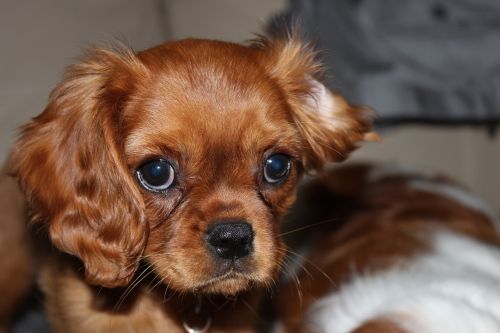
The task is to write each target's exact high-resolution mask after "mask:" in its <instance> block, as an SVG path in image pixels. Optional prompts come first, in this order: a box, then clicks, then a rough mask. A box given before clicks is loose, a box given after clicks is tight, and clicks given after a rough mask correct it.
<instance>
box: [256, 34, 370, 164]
mask: <svg viewBox="0 0 500 333" xmlns="http://www.w3.org/2000/svg"><path fill="white" fill-rule="evenodd" d="M253 47H255V48H257V49H259V50H260V57H259V59H260V60H261V62H262V63H263V65H264V67H265V68H266V70H267V71H268V73H269V75H270V76H271V77H272V78H274V79H275V80H276V83H277V84H278V86H279V87H280V88H281V89H282V91H283V94H284V96H285V99H286V101H287V102H288V105H289V106H290V112H291V117H292V119H293V121H294V123H295V124H296V126H297V128H298V130H299V132H300V133H301V135H302V138H303V142H304V147H305V150H306V152H305V156H304V161H303V162H304V165H305V166H306V168H313V169H320V168H321V167H322V166H323V165H324V164H325V163H326V162H328V161H340V160H343V159H345V158H347V156H348V155H349V153H350V152H351V151H353V150H354V149H356V148H357V147H358V144H359V143H360V142H361V141H375V140H378V136H377V134H375V133H374V132H372V124H373V120H374V118H375V114H374V112H373V111H372V110H371V109H369V108H367V107H355V106H352V105H350V104H349V103H347V101H346V100H345V99H344V98H343V97H342V96H340V95H338V94H334V93H332V92H331V91H329V90H328V89H327V88H326V87H325V86H324V85H323V84H322V83H321V82H320V81H319V80H318V79H317V77H318V76H319V75H320V72H321V64H320V63H319V62H318V61H316V60H315V54H314V52H313V51H312V49H311V48H310V47H309V46H308V45H307V44H305V43H303V42H302V41H301V40H300V38H298V37H297V34H293V33H291V34H290V35H289V36H287V37H284V38H283V37H281V38H280V37H278V38H275V39H265V38H262V39H260V40H258V42H257V43H254V44H253Z"/></svg>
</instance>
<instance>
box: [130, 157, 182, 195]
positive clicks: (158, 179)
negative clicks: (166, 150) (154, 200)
mask: <svg viewBox="0 0 500 333" xmlns="http://www.w3.org/2000/svg"><path fill="white" fill-rule="evenodd" d="M137 178H138V179H139V182H140V183H141V185H142V186H143V187H144V188H146V189H147V190H150V191H152V192H162V191H164V190H166V189H168V188H170V187H171V186H172V184H173V183H174V180H175V172H174V168H173V167H172V165H171V164H170V163H169V162H168V161H166V160H164V159H157V160H152V161H149V162H147V163H145V164H143V165H142V166H141V167H140V168H139V169H138V170H137Z"/></svg>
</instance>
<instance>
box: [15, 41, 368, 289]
mask: <svg viewBox="0 0 500 333" xmlns="http://www.w3.org/2000/svg"><path fill="white" fill-rule="evenodd" d="M316 68H317V64H316V63H315V62H314V61H313V59H312V55H311V53H310V52H309V51H307V50H306V49H305V48H304V47H303V46H302V45H300V43H298V42H297V41H293V40H290V41H274V42H270V41H264V42H261V43H259V44H255V45H253V46H251V47H247V46H242V45H237V44H230V43H222V42H214V41H202V40H186V41H179V42H172V43H167V44H164V45H161V46H159V47H156V48H153V49H149V50H146V51H144V52H141V53H138V54H133V53H132V52H130V51H122V52H120V53H113V52H110V51H103V50H98V51H95V52H94V55H92V56H90V57H89V58H88V59H87V60H85V61H83V62H82V63H80V64H78V65H75V66H73V67H72V68H71V69H70V71H69V74H68V77H67V78H66V79H65V81H63V82H62V83H61V85H60V86H59V87H58V88H57V89H56V90H55V91H54V93H53V95H52V97H51V101H50V103H49V106H48V107H47V109H46V110H45V111H44V113H42V114H41V115H40V116H39V117H37V118H35V120H34V121H33V122H32V123H30V124H28V125H27V126H26V127H25V130H24V133H23V135H22V137H21V139H20V141H19V144H18V151H17V152H16V153H15V155H14V157H13V167H14V171H15V172H16V174H17V176H18V177H19V180H20V183H21V185H22V187H23V189H24V190H25V192H26V194H27V195H28V198H30V199H31V201H32V205H33V207H34V210H35V212H36V217H37V218H38V219H39V220H42V221H45V222H46V223H47V224H48V226H49V230H50V235H51V237H52V240H53V242H54V244H55V245H56V246H58V247H59V248H61V249H62V250H64V251H66V252H69V253H71V254H74V255H76V256H78V257H79V258H81V259H82V261H83V263H84V264H85V267H86V276H87V280H88V281H89V282H90V283H94V284H101V285H105V286H117V285H124V284H127V283H128V282H129V281H130V279H131V277H132V276H133V274H134V271H135V269H136V267H137V264H138V262H139V261H140V260H141V259H142V258H144V259H145V260H147V262H148V263H149V264H150V265H152V266H153V268H154V270H155V272H156V274H157V275H158V276H159V277H160V278H161V279H162V280H164V282H165V283H166V284H168V285H169V286H170V287H171V288H173V289H176V290H180V291H201V292H207V293H223V294H234V293H236V292H238V291H240V290H242V289H245V288H248V287H249V285H252V284H267V283H270V282H271V281H272V279H273V278H274V277H275V276H276V273H277V272H278V271H279V268H280V265H281V260H282V258H283V255H284V252H285V250H284V248H283V245H282V243H281V241H280V237H279V223H280V220H281V218H282V217H283V215H284V214H285V213H286V211H287V209H288V208H289V206H290V205H291V204H292V203H293V201H294V195H295V186H296V184H297V181H298V180H299V177H300V174H301V173H302V172H303V170H307V169H309V168H318V167H321V165H322V164H323V163H324V162H326V161H328V160H337V159H340V158H343V157H344V156H345V155H346V154H347V153H348V152H349V151H350V150H351V149H353V148H354V147H355V144H356V142H358V141H360V140H363V139H366V138H367V132H368V131H369V129H370V123H371V119H370V117H369V115H368V114H367V112H368V111H367V110H362V109H354V108H352V107H350V106H349V105H347V104H346V103H345V102H344V101H343V100H342V99H341V98H340V97H337V96H334V95H332V94H331V93H329V92H328V91H326V89H325V88H324V87H323V86H322V85H321V84H320V83H319V82H318V81H317V80H316V79H314V78H313V77H314V74H315V71H316Z"/></svg>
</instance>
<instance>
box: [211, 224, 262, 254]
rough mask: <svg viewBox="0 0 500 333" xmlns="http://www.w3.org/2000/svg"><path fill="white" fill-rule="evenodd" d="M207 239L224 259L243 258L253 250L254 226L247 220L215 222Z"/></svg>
mask: <svg viewBox="0 0 500 333" xmlns="http://www.w3.org/2000/svg"><path fill="white" fill-rule="evenodd" d="M206 241H207V243H208V245H209V246H210V247H211V248H212V250H213V251H214V252H215V253H216V254H217V256H218V257H220V258H222V259H232V260H235V259H239V258H243V257H246V256H248V255H249V254H250V253H251V252H252V250H253V230H252V226H251V225H250V224H248V223H246V222H244V223H235V222H226V223H215V224H214V225H212V226H211V227H210V228H209V229H208V231H207V236H206Z"/></svg>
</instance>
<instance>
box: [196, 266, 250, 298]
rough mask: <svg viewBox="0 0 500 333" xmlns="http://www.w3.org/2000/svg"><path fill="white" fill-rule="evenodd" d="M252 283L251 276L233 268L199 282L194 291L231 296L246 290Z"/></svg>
mask: <svg viewBox="0 0 500 333" xmlns="http://www.w3.org/2000/svg"><path fill="white" fill-rule="evenodd" d="M252 281H254V279H253V278H252V276H251V275H249V274H246V273H242V272H240V271H237V270H236V269H235V268H231V269H229V270H227V271H226V272H225V273H223V274H220V275H217V276H214V277H212V278H210V279H208V280H205V281H203V282H201V283H200V284H199V285H198V286H197V287H196V290H197V291H199V292H202V293H211V294H225V295H233V294H236V293H237V292H240V291H242V290H245V289H248V288H249V286H250V284H251V283H252Z"/></svg>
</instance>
